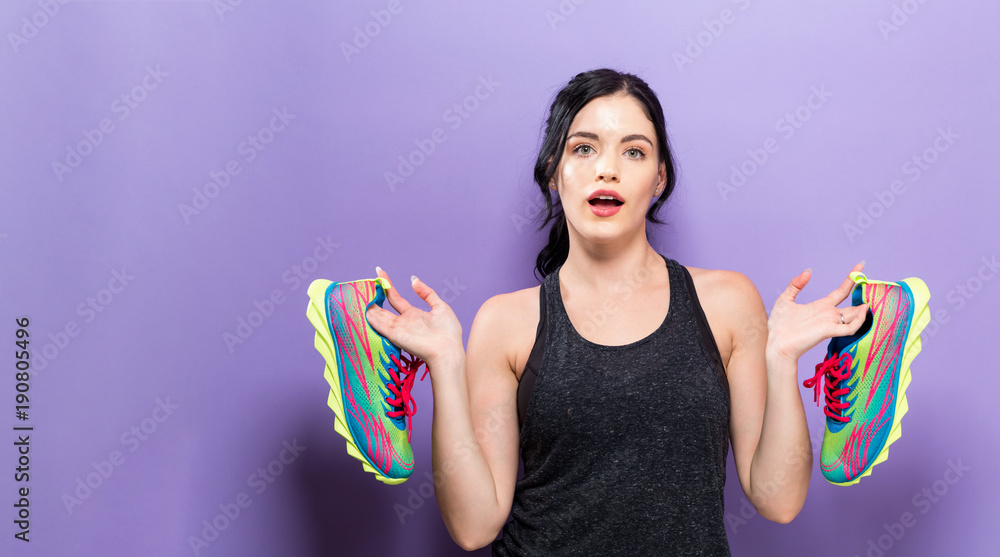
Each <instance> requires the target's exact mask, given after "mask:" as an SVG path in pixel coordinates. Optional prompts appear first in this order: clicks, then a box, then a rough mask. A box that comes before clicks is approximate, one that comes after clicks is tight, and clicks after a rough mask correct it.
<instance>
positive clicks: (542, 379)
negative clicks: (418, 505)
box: [492, 254, 730, 557]
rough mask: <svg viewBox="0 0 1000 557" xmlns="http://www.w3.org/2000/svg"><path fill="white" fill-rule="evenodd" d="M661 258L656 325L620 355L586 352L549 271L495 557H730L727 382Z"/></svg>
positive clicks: (674, 273) (680, 271)
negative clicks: (517, 471)
mask: <svg viewBox="0 0 1000 557" xmlns="http://www.w3.org/2000/svg"><path fill="white" fill-rule="evenodd" d="M660 255H661V257H663V259H664V261H665V263H666V270H667V272H668V274H669V278H670V303H669V308H668V311H667V315H666V317H665V318H664V320H663V322H662V323H661V324H660V326H659V328H658V329H657V330H656V331H654V332H653V333H651V334H650V335H649V336H647V337H645V338H643V339H641V340H637V341H635V342H632V343H629V344H625V345H621V346H604V345H599V344H595V343H593V342H590V341H588V340H587V339H585V338H583V337H582V336H581V335H580V334H579V333H578V332H577V330H576V329H575V328H574V327H573V324H572V323H571V322H570V320H569V316H568V315H567V314H566V308H565V306H564V305H563V302H562V294H561V292H560V289H559V269H556V270H555V271H554V272H552V273H551V274H549V275H548V276H546V277H545V280H544V281H543V283H542V286H541V291H540V294H539V297H540V303H541V307H540V313H541V315H540V319H539V324H538V330H537V332H536V339H535V345H534V347H533V348H532V351H531V354H530V356H529V358H528V362H527V364H526V365H525V370H524V373H523V374H522V377H521V382H520V384H519V385H518V390H517V403H518V418H519V421H520V427H521V429H520V444H521V458H522V461H523V463H524V477H523V478H521V479H520V480H518V482H517V484H516V487H515V490H514V501H513V506H512V508H511V514H512V515H513V520H512V521H510V522H508V523H507V524H506V525H505V526H504V528H503V536H502V537H501V538H500V539H497V540H496V541H494V542H493V545H492V551H493V555H494V556H529V555H530V556H536V555H546V556H548V555H601V556H604V555H627V556H630V557H634V556H646V555H685V556H689V555H705V556H718V555H729V554H730V553H729V542H728V540H727V539H726V530H725V524H724V522H723V513H724V499H723V488H724V486H725V483H726V458H727V456H728V454H729V382H728V380H727V379H726V372H725V368H724V367H723V365H722V358H721V356H720V355H719V350H718V347H717V346H716V344H715V339H714V337H713V336H712V333H711V330H710V329H709V327H708V321H707V320H706V319H705V314H704V312H703V311H702V308H701V305H700V304H699V303H698V298H697V294H696V292H695V289H694V283H693V282H692V280H691V275H690V274H689V273H688V271H687V269H685V268H684V266H682V265H680V264H679V263H677V262H676V261H674V260H672V259H669V258H667V257H666V256H663V255H662V254H660ZM560 268H561V267H560Z"/></svg>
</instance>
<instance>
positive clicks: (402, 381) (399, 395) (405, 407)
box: [385, 352, 431, 441]
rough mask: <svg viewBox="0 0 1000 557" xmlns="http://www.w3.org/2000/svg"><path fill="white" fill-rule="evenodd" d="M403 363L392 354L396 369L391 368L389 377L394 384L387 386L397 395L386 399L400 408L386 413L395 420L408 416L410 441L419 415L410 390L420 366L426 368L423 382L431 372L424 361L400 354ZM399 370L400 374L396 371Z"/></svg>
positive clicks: (408, 436) (407, 432) (387, 384)
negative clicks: (414, 418)
mask: <svg viewBox="0 0 1000 557" xmlns="http://www.w3.org/2000/svg"><path fill="white" fill-rule="evenodd" d="M400 356H402V358H403V361H402V362H400V361H399V359H398V358H396V355H395V354H390V355H389V357H390V358H392V361H393V363H394V364H396V368H395V369H393V368H391V367H390V368H389V375H391V376H392V383H386V384H385V386H386V388H387V389H389V391H390V392H392V394H393V395H395V398H389V397H385V401H386V402H388V403H389V404H391V405H392V406H398V407H399V408H400V409H399V410H392V411H389V412H386V415H387V416H391V417H393V418H398V417H400V416H406V440H407V441H409V440H410V435H411V434H412V432H413V418H412V417H413V415H414V414H416V413H417V401H416V400H413V397H412V396H411V395H410V389H412V388H413V379H414V377H416V373H417V370H418V369H419V368H420V366H421V365H422V366H424V375H423V376H422V377H421V378H420V380H421V381H423V380H424V377H427V374H428V373H429V372H430V371H431V369H430V368H429V367H427V364H426V363H424V361H423V360H421V359H420V358H418V357H416V356H412V357H407V356H406V355H405V354H403V353H402V352H400ZM397 370H399V373H397V372H396V371H397Z"/></svg>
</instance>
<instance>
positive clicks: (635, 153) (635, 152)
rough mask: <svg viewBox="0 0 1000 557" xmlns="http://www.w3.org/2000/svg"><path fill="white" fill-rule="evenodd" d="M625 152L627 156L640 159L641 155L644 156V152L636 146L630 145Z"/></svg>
mask: <svg viewBox="0 0 1000 557" xmlns="http://www.w3.org/2000/svg"><path fill="white" fill-rule="evenodd" d="M625 153H626V154H628V156H629V158H633V159H641V158H642V157H644V156H646V154H645V153H643V152H642V150H641V149H638V148H636V147H631V148H629V149H627V150H626V151H625Z"/></svg>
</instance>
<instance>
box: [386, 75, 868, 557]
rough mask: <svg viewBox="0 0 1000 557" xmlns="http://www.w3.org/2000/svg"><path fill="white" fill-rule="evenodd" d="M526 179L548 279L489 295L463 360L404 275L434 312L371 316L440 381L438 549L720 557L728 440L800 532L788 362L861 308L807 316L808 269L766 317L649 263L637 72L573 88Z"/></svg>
mask: <svg viewBox="0 0 1000 557" xmlns="http://www.w3.org/2000/svg"><path fill="white" fill-rule="evenodd" d="M535 180H536V182H537V183H538V185H539V187H540V188H541V191H542V194H543V196H544V197H545V199H546V205H547V214H546V220H545V223H548V222H549V221H550V220H554V222H553V224H552V228H551V231H550V234H549V244H548V245H547V246H546V247H545V248H544V249H543V250H542V252H541V253H540V254H539V256H538V260H537V266H536V271H537V272H538V273H539V274H541V275H542V277H543V283H542V284H541V285H540V286H537V287H533V288H527V289H524V290H519V291H516V292H511V293H507V294H500V295H497V296H493V297H492V298H490V299H488V300H487V301H486V302H485V303H484V304H483V305H482V307H481V308H480V310H479V312H478V314H477V315H476V317H475V320H474V321H473V323H472V328H471V330H470V332H469V343H468V349H467V350H466V349H464V348H463V345H462V327H461V324H460V323H459V321H458V319H457V318H456V317H455V314H454V313H453V312H452V310H451V308H450V307H449V306H448V305H447V304H446V303H445V302H443V301H442V300H441V298H440V297H438V295H437V294H436V293H435V292H434V291H433V290H432V289H431V288H430V287H428V286H427V285H426V284H424V283H423V282H421V281H420V280H419V279H417V278H416V277H411V281H412V284H413V289H414V291H415V292H416V293H417V294H418V295H419V296H420V297H421V298H422V299H423V300H424V301H425V302H427V304H428V305H429V306H430V311H424V310H421V309H418V308H416V307H414V306H412V305H411V304H410V303H409V302H407V301H406V300H405V299H404V298H403V297H402V296H401V295H400V293H399V290H398V289H397V288H391V289H389V290H388V292H387V299H388V301H389V303H390V304H391V305H392V307H393V308H394V309H395V310H396V311H397V312H398V315H396V314H393V313H392V312H390V311H388V310H387V309H383V308H379V307H378V306H374V305H373V306H372V307H371V308H370V310H369V311H368V313H367V317H368V319H369V321H370V322H371V324H372V326H373V327H374V328H375V329H376V330H377V331H378V332H379V333H380V334H382V335H383V336H385V337H386V338H388V339H389V340H390V341H392V342H394V343H396V344H397V345H398V346H400V347H402V348H404V349H405V350H406V351H407V352H409V353H410V354H413V355H415V356H417V357H419V358H421V359H423V360H424V361H425V362H427V366H428V368H429V369H430V370H432V373H431V383H432V390H433V396H434V402H435V404H434V416H433V428H432V453H433V454H432V459H433V469H434V477H435V486H436V497H437V501H438V506H439V507H440V510H441V514H442V517H443V518H444V522H445V525H446V526H447V528H448V531H449V532H450V533H451V536H452V538H453V539H454V540H455V541H456V542H457V543H458V544H459V545H460V546H462V547H463V548H465V549H467V550H472V549H476V548H480V547H484V546H486V545H487V544H490V543H491V542H492V544H493V547H492V548H493V555H630V556H635V555H729V545H728V541H727V539H726V532H725V524H724V521H723V512H724V508H723V487H724V485H725V475H726V458H727V455H728V449H729V444H730V442H731V443H732V447H733V456H734V459H735V463H736V470H737V473H738V476H739V482H740V485H741V486H742V488H743V491H744V493H746V495H747V497H748V498H749V500H750V501H751V502H752V503H753V504H754V506H755V507H756V508H757V511H758V512H759V513H760V514H761V515H762V516H764V517H766V518H768V519H769V520H773V521H775V522H781V523H787V522H789V521H790V520H792V519H793V518H794V517H795V516H796V515H797V514H798V512H799V510H800V509H801V508H802V505H803V503H804V502H805V497H806V491H807V489H808V487H809V476H810V471H811V468H812V448H811V444H810V440H809V433H808V430H807V428H806V419H805V413H804V410H803V407H802V402H801V398H800V396H799V391H798V385H797V378H796V377H797V361H798V358H799V356H801V355H802V354H803V353H805V352H806V351H807V350H809V349H810V348H812V347H814V346H816V345H817V344H818V343H820V342H821V341H823V340H824V339H827V338H830V337H833V336H842V335H849V334H852V333H854V332H855V331H856V330H857V329H858V328H859V327H860V326H861V324H862V323H863V322H864V316H865V311H866V310H867V307H866V306H856V307H849V308H845V309H838V308H837V307H836V306H837V304H839V303H840V302H842V301H843V300H844V299H845V298H846V297H847V296H848V294H849V293H850V290H851V287H852V286H853V282H852V281H851V280H850V279H849V278H848V279H845V280H844V282H843V283H842V284H841V285H840V287H839V288H837V289H836V290H835V291H833V292H831V293H830V294H829V295H828V296H826V297H825V298H822V299H820V300H817V301H815V302H812V303H810V304H799V303H797V302H796V296H797V294H798V293H799V292H800V291H801V290H802V288H803V287H804V286H805V285H806V283H807V282H808V281H809V276H810V275H809V270H806V271H804V272H803V273H801V274H800V275H799V276H797V277H795V278H793V279H792V280H791V282H790V283H789V285H788V288H787V289H786V290H785V292H784V293H783V294H782V295H781V296H780V297H779V298H778V300H777V301H776V302H775V304H774V307H773V309H772V311H771V315H770V318H769V317H768V315H767V313H766V311H765V308H764V305H763V303H762V300H761V297H760V294H759V293H758V291H757V289H756V288H755V287H754V285H753V283H751V282H750V280H749V279H747V277H746V276H744V275H743V274H741V273H738V272H733V271H724V270H708V269H698V268H693V267H690V268H688V267H684V266H682V265H680V264H679V263H677V262H676V261H673V260H672V259H669V258H667V257H665V256H663V255H661V254H659V253H657V251H656V250H654V249H653V247H652V246H651V245H650V244H649V241H648V239H647V235H646V228H645V224H646V221H647V220H648V221H650V222H653V223H657V222H660V221H658V220H657V219H656V213H657V211H658V209H659V208H660V207H661V206H662V205H663V203H664V201H665V200H666V199H667V197H668V196H669V195H670V193H671V191H672V190H673V187H674V183H675V171H674V162H673V158H672V155H671V152H670V148H669V142H668V138H667V134H666V128H665V123H664V118H663V110H662V108H661V106H660V103H659V100H658V99H657V97H656V95H655V94H654V93H653V91H651V90H650V88H649V86H648V85H647V84H646V83H645V82H644V81H643V80H641V79H640V78H638V77H636V76H634V75H631V74H626V73H619V72H616V71H613V70H610V69H600V70H594V71H589V72H584V73H581V74H579V75H577V76H576V77H574V78H573V79H572V80H571V81H570V82H569V83H568V84H567V85H566V87H565V88H563V89H562V90H561V91H560V92H559V94H558V95H557V96H556V98H555V100H554V102H553V104H552V107H551V109H550V114H549V118H548V122H547V125H546V132H545V139H544V142H543V144H542V147H541V152H540V153H539V156H538V161H537V164H536V166H535ZM551 193H556V194H557V196H558V204H557V205H558V207H561V211H557V212H556V213H555V214H554V213H553V206H554V204H553V202H552V199H551V197H550V195H551ZM543 226H544V223H543ZM734 233H735V232H734ZM861 266H862V264H858V265H857V266H855V268H854V269H853V270H860V269H861ZM376 272H378V273H379V275H380V276H382V277H385V278H388V276H387V275H386V274H385V272H384V271H382V270H381V269H377V271H376ZM519 451H520V456H521V457H522V458H523V462H524V478H523V479H522V480H520V481H518V480H517V472H518V458H519ZM511 514H513V520H512V521H511V522H509V523H507V518H508V516H510V515H511ZM505 523H507V524H506V526H505ZM501 529H502V530H503V537H502V538H501V539H498V540H495V538H496V537H497V535H498V534H499V533H500V531H501Z"/></svg>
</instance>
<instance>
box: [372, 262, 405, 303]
mask: <svg viewBox="0 0 1000 557" xmlns="http://www.w3.org/2000/svg"><path fill="white" fill-rule="evenodd" d="M375 273H376V274H377V275H378V276H380V277H382V278H384V279H386V280H388V281H389V284H390V285H391V286H392V288H388V289H386V291H385V299H386V300H389V305H391V306H392V309H394V310H396V313H403V312H404V311H406V310H407V309H409V308H411V307H413V306H411V305H410V302H407V301H406V299H405V298H403V295H402V294H400V293H399V289H398V288H396V285H395V284H393V282H392V280H391V279H390V278H389V274H388V273H386V272H385V270H384V269H382V268H381V267H375Z"/></svg>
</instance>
